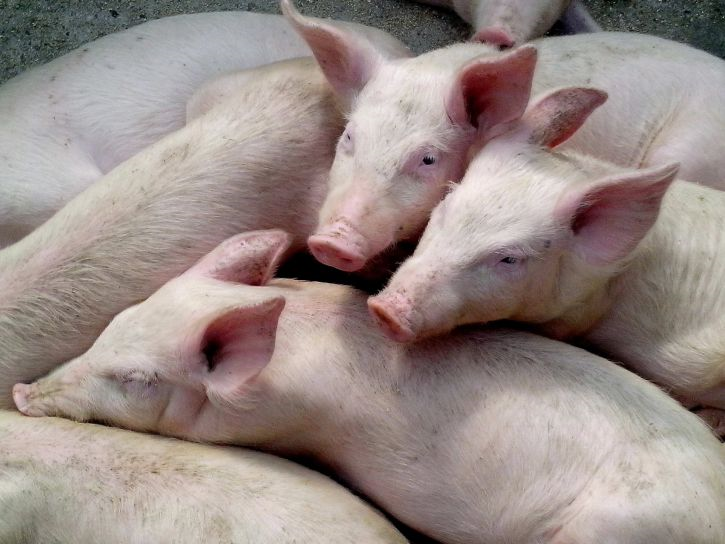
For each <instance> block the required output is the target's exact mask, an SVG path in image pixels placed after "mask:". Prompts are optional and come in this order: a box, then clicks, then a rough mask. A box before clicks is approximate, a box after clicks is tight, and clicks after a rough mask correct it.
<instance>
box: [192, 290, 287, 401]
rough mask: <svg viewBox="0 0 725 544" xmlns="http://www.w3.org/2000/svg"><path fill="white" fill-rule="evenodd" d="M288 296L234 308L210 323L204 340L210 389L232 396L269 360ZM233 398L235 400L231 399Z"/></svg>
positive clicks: (207, 380) (208, 389) (207, 379)
mask: <svg viewBox="0 0 725 544" xmlns="http://www.w3.org/2000/svg"><path fill="white" fill-rule="evenodd" d="M284 304H285V301H284V298H282V297H277V298H273V299H271V300H269V301H267V302H264V303H262V304H260V305H258V306H252V307H244V308H233V309H231V310H229V311H228V312H225V313H224V314H222V315H221V316H219V317H217V318H216V319H214V321H212V323H210V324H209V326H208V327H207V328H206V331H205V332H204V336H203V338H202V341H201V346H200V348H201V351H202V353H203V354H204V356H205V358H206V361H207V366H208V368H207V374H206V379H205V383H206V385H207V391H208V392H211V393H213V394H215V395H217V396H221V397H227V398H230V395H232V394H233V393H234V392H235V391H237V390H239V388H240V387H242V386H243V385H244V384H246V383H247V382H248V381H249V380H251V379H253V378H254V377H255V376H257V374H259V373H260V372H261V371H262V370H263V369H264V367H265V366H267V364H268V363H269V361H270V359H271V358H272V353H273V352H274V344H275V336H276V332H277V323H278V321H279V316H280V314H281V312H282V309H283V308H284ZM230 400H233V399H231V398H230Z"/></svg>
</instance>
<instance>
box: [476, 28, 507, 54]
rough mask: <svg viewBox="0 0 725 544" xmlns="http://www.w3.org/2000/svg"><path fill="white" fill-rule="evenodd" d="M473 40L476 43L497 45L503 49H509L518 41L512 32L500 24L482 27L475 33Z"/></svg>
mask: <svg viewBox="0 0 725 544" xmlns="http://www.w3.org/2000/svg"><path fill="white" fill-rule="evenodd" d="M471 41H472V42H476V43H487V44H489V45H497V46H498V47H499V48H501V49H507V48H509V47H513V46H514V45H516V42H515V40H514V39H513V38H512V37H511V34H510V33H509V32H507V31H506V30H504V29H503V28H501V27H498V26H491V27H488V28H482V29H481V30H479V31H478V32H476V33H475V34H474V35H473V37H472V38H471Z"/></svg>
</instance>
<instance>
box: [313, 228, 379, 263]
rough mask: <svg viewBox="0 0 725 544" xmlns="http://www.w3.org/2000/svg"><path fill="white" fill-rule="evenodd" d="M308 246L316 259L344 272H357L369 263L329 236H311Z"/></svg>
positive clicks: (357, 253)
mask: <svg viewBox="0 0 725 544" xmlns="http://www.w3.org/2000/svg"><path fill="white" fill-rule="evenodd" d="M307 245H308V247H309V248H310V252H311V253H312V255H313V256H314V257H315V259H317V260H318V261H320V262H321V263H322V264H326V265H327V266H331V267H333V268H337V269H339V270H342V271H343V272H356V271H358V270H360V269H361V268H362V267H363V266H365V262H366V261H367V259H365V257H364V256H363V255H362V254H360V253H359V252H357V251H355V250H354V249H352V248H350V247H349V246H348V245H346V244H344V243H342V242H340V241H339V240H336V239H335V238H331V237H329V236H320V235H315V236H310V238H309V240H308V241H307Z"/></svg>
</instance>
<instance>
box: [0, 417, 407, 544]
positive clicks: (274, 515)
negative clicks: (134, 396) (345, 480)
mask: <svg viewBox="0 0 725 544" xmlns="http://www.w3.org/2000/svg"><path fill="white" fill-rule="evenodd" d="M0 459H1V461H0V510H1V511H2V516H0V541H1V542H2V543H3V544H49V543H50V542H53V543H54V544H97V543H99V542H104V543H108V544H129V543H136V544H140V543H143V542H154V543H167V544H198V543H200V542H211V543H222V542H239V543H241V542H244V543H248V544H270V543H272V542H274V543H288V544H292V543H301V542H308V543H310V544H311V543H318V542H326V543H329V544H333V543H334V544H338V543H342V542H347V543H349V544H353V543H358V542H371V543H381V544H382V543H390V544H393V543H395V544H402V543H404V542H407V541H406V540H405V539H404V538H403V537H402V536H401V535H400V534H399V533H398V532H397V531H396V530H395V529H394V528H393V526H392V525H391V524H390V523H389V522H388V521H386V520H385V518H383V516H382V515H380V514H379V513H378V512H376V511H374V510H373V509H372V508H371V507H370V506H368V505H366V504H365V503H364V502H363V501H362V500H360V499H358V498H357V497H355V496H354V495H353V494H352V493H350V492H349V491H347V490H345V489H344V488H343V487H342V486H340V485H339V484H336V483H334V482H333V481H332V480H330V479H329V478H327V477H325V476H323V475H321V474H318V473H316V472H314V471H312V470H309V469H306V468H303V467H301V466H299V465H296V464H294V463H292V462H290V461H286V460H283V459H279V458H277V457H274V456H272V455H268V454H264V453H259V452H253V451H248V450H243V449H241V448H230V447H219V446H204V445H201V444H192V443H189V442H182V441H179V440H173V439H169V438H162V437H158V436H149V435H141V434H137V433H131V432H129V431H121V430H119V429H109V428H108V427H102V426H100V425H83V424H79V423H73V422H70V421H66V420H62V419H56V418H48V419H44V420H31V419H29V418H26V417H24V416H22V415H20V414H18V413H17V412H4V411H0Z"/></svg>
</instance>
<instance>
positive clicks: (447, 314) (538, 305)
mask: <svg viewBox="0 0 725 544" xmlns="http://www.w3.org/2000/svg"><path fill="white" fill-rule="evenodd" d="M597 92H598V91H594V90H591V89H563V90H561V91H558V92H554V93H552V94H551V95H547V96H546V97H544V98H542V99H541V100H540V101H539V102H538V103H536V104H535V105H533V106H532V108H531V110H530V112H528V113H527V114H526V115H524V117H523V118H522V119H521V121H520V122H519V123H517V124H515V125H513V127H514V128H512V129H511V130H510V132H508V133H505V134H503V135H500V136H498V137H496V138H494V139H493V140H491V141H490V142H488V143H487V144H486V145H485V146H484V147H483V149H482V150H481V151H480V152H479V154H478V155H477V156H476V158H475V159H474V160H473V161H472V163H471V165H470V167H469V169H468V171H467V172H466V176H465V177H464V180H463V182H462V183H461V184H460V185H459V186H458V187H457V188H456V189H455V190H454V191H452V192H451V194H450V195H448V196H447V197H446V199H445V200H444V201H443V202H442V203H441V204H440V205H439V207H438V208H436V210H435V211H434V213H433V215H432V216H431V221H430V223H429V225H428V227H427V229H426V232H425V233H424V235H423V237H422V239H421V242H420V245H419V246H418V248H417V249H416V252H415V254H414V255H413V257H411V259H409V260H408V261H406V262H405V263H404V264H403V266H401V267H400V268H399V269H398V271H397V272H396V274H395V275H394V277H393V278H392V280H391V281H390V283H389V285H388V287H387V288H386V289H385V290H384V291H383V292H382V293H381V294H380V295H378V296H377V297H375V298H374V299H372V300H371V308H372V309H373V311H374V313H375V315H376V316H377V317H378V318H379V319H380V321H381V323H382V324H383V325H384V326H385V327H386V328H387V330H388V332H389V333H390V334H391V336H394V337H397V338H398V339H399V340H402V341H409V340H413V339H416V338H420V337H423V336H426V335H430V334H435V333H441V332H444V331H446V330H450V329H451V328H452V327H454V326H456V325H459V324H463V323H485V322H489V321H493V320H499V319H511V320H517V321H524V322H529V323H535V324H537V325H538V326H539V327H540V328H541V330H543V331H544V332H546V333H547V334H549V335H551V336H554V337H556V338H561V339H579V340H580V341H584V342H586V343H587V344H588V345H590V346H593V347H595V348H596V349H597V350H599V351H603V352H605V353H606V354H607V355H608V356H611V357H613V358H615V359H617V360H620V361H622V362H623V363H625V364H626V365H628V366H629V367H630V368H632V369H634V370H635V371H636V372H637V373H639V374H641V375H642V376H645V377H646V378H648V379H650V380H653V381H655V382H657V383H659V384H661V385H663V386H665V387H666V388H667V389H668V390H669V391H671V392H673V393H675V394H677V395H678V396H680V397H682V398H684V399H688V400H689V401H693V402H696V403H700V404H704V405H708V406H713V407H717V408H720V409H724V408H725V339H724V338H723V334H722V332H723V330H725V322H723V317H722V316H723V311H724V310H725V290H723V288H722V285H723V283H724V282H725V275H724V274H725V273H724V271H725V236H724V235H723V232H725V193H723V192H722V191H716V190H714V189H711V188H708V187H703V186H701V185H697V184H694V183H690V182H687V181H679V180H678V181H674V182H673V181H672V180H673V179H674V176H675V174H676V172H677V168H676V167H675V166H672V165H670V166H663V167H658V168H652V169H642V170H635V171H629V170H624V169H621V168H619V167H616V166H613V165H611V164H608V163H604V162H602V161H598V160H595V159H592V158H591V157H588V156H584V155H579V154H576V153H573V152H570V151H557V150H552V149H550V147H551V144H552V142H560V141H562V139H566V137H567V136H569V135H570V134H572V133H573V132H574V131H575V130H576V126H578V125H579V124H580V123H582V122H583V121H584V119H586V116H588V115H589V113H590V112H591V111H593V109H594V108H595V107H597V106H598V103H588V104H586V103H582V104H581V105H574V104H576V101H577V100H579V99H582V100H588V99H589V98H587V96H589V97H590V98H591V97H592V96H593V97H594V99H595V101H596V100H599V99H600V98H597V97H596V93H597ZM569 115H571V116H572V118H576V121H575V123H574V124H575V125H576V126H570V127H567V126H566V125H567V116H569ZM559 133H560V134H559ZM542 138H543V140H542ZM670 184H671V185H670ZM720 431H721V432H725V429H721V430H720Z"/></svg>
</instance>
